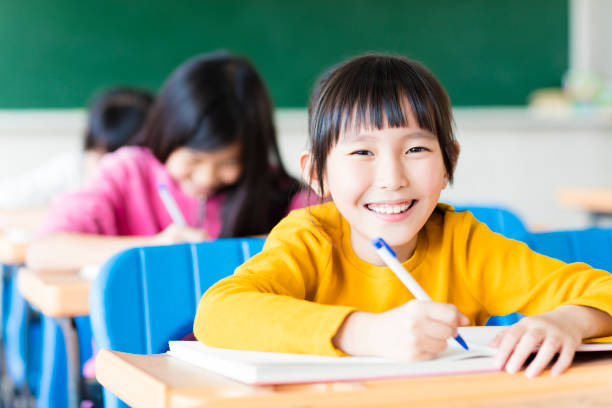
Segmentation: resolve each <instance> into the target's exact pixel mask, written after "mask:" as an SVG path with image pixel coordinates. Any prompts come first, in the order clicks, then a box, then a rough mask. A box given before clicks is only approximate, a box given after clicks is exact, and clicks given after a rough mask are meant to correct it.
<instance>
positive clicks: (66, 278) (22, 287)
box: [17, 268, 91, 408]
mask: <svg viewBox="0 0 612 408" xmlns="http://www.w3.org/2000/svg"><path fill="white" fill-rule="evenodd" d="M17 279H18V285H19V291H20V292H21V294H22V295H23V297H25V298H26V300H27V301H28V302H29V303H30V304H31V305H32V306H34V307H35V308H37V309H38V310H39V311H40V312H41V313H42V314H44V315H46V316H50V317H52V318H53V319H55V321H56V322H57V324H58V325H59V327H60V329H61V331H62V334H63V335H64V342H65V345H66V357H67V365H68V379H67V381H68V406H69V407H70V408H76V407H78V406H79V404H80V401H81V393H80V381H81V364H80V356H79V339H78V335H77V330H76V325H75V323H74V321H73V320H74V319H73V318H74V317H76V316H84V315H88V314H89V287H90V285H91V281H90V280H89V279H87V278H85V277H83V276H81V275H79V274H78V273H77V272H44V271H31V270H28V269H26V268H22V269H20V271H19V273H18V276H17Z"/></svg>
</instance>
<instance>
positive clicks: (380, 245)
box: [372, 238, 469, 350]
mask: <svg viewBox="0 0 612 408" xmlns="http://www.w3.org/2000/svg"><path fill="white" fill-rule="evenodd" d="M372 245H374V246H375V247H376V252H378V255H379V256H380V257H381V259H382V260H383V261H384V262H385V263H386V264H387V266H388V267H389V268H391V271H392V272H393V273H394V274H395V276H397V278H398V279H399V280H400V281H402V283H403V284H404V285H405V286H406V287H407V288H408V290H409V291H410V293H412V294H413V295H414V297H415V298H416V299H417V300H431V298H430V297H429V295H428V294H427V293H426V292H425V291H424V290H423V288H422V287H421V285H419V284H418V282H417V281H416V280H415V279H414V278H413V277H412V275H410V273H408V271H407V270H406V268H404V267H403V266H402V264H401V263H400V261H398V260H397V256H396V255H395V252H394V251H393V250H392V249H391V247H390V246H389V245H387V243H386V242H385V240H384V239H382V238H376V239H375V240H374V241H372ZM455 340H457V343H459V345H460V346H461V347H463V348H464V349H466V350H469V349H468V346H467V343H466V342H465V340H463V338H461V336H460V335H457V337H455Z"/></svg>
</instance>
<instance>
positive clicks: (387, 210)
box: [365, 200, 416, 214]
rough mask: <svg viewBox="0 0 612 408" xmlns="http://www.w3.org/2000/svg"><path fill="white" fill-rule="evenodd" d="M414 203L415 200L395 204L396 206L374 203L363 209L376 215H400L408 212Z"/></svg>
mask: <svg viewBox="0 0 612 408" xmlns="http://www.w3.org/2000/svg"><path fill="white" fill-rule="evenodd" d="M415 203H416V200H412V201H409V202H408V201H405V202H402V203H396V204H387V203H381V204H374V203H370V204H366V205H365V207H366V208H367V209H368V210H370V211H372V212H375V213H377V214H401V213H404V212H406V211H408V210H410V209H411V208H412V207H413V206H414V204H415Z"/></svg>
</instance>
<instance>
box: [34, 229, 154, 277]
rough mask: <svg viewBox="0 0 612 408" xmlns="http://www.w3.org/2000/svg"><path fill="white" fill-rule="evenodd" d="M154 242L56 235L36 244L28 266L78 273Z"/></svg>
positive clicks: (151, 240)
mask: <svg viewBox="0 0 612 408" xmlns="http://www.w3.org/2000/svg"><path fill="white" fill-rule="evenodd" d="M154 238H155V236H152V237H145V236H134V237H116V236H113V237H109V236H103V235H90V234H75V233H59V234H54V235H51V236H48V237H45V238H42V239H40V240H38V241H35V242H33V243H32V244H31V245H30V246H29V247H28V252H27V257H26V264H27V266H28V267H30V268H32V269H37V270H77V269H80V268H82V267H84V266H87V265H101V264H103V263H104V262H106V260H108V258H110V257H111V256H113V255H114V254H116V253H117V252H120V251H123V250H125V249H128V248H131V247H135V246H146V245H151V244H153V240H154Z"/></svg>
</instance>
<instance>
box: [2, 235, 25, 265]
mask: <svg viewBox="0 0 612 408" xmlns="http://www.w3.org/2000/svg"><path fill="white" fill-rule="evenodd" d="M26 248H27V243H26V242H16V241H12V240H9V239H6V237H5V236H4V235H3V234H1V233H0V263H3V264H12V265H20V264H23V262H24V261H25V254H26Z"/></svg>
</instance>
